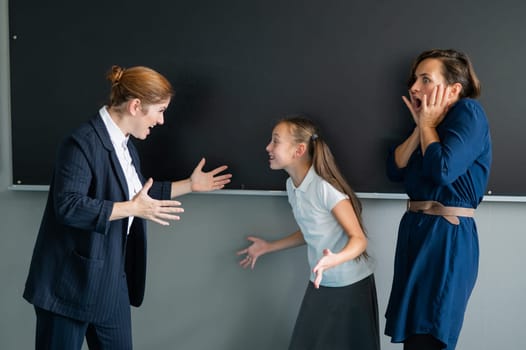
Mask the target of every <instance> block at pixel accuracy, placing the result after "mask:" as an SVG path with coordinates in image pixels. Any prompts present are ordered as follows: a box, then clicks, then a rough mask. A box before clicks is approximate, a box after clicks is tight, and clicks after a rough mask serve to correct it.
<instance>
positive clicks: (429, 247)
mask: <svg viewBox="0 0 526 350" xmlns="http://www.w3.org/2000/svg"><path fill="white" fill-rule="evenodd" d="M437 132H438V135H439V137H440V142H435V143H432V144H430V145H429V146H428V148H427V150H426V153H425V156H422V152H421V150H420V147H418V148H417V149H416V150H415V151H414V153H413V154H412V155H411V158H410V160H409V162H408V164H407V166H406V167H405V168H402V169H399V168H398V167H397V166H396V164H395V162H394V148H393V150H392V151H391V152H390V154H389V157H388V161H387V173H388V176H389V178H390V179H391V180H393V181H403V182H404V187H405V190H406V192H407V195H408V196H409V198H410V199H411V200H416V201H424V200H434V201H438V202H440V203H442V204H444V205H445V206H455V207H467V208H476V207H477V206H478V204H479V203H480V201H481V200H482V198H483V196H484V192H485V189H486V186H487V181H488V176H489V171H490V165H491V137H490V132H489V126H488V121H487V118H486V114H485V113H484V110H483V109H482V106H481V105H480V104H479V103H478V102H477V101H475V100H472V99H461V100H459V101H457V102H456V103H455V104H454V105H453V106H452V107H451V108H450V110H449V111H448V113H447V115H446V117H445V118H444V120H443V121H442V122H441V123H440V125H439V126H438V127H437ZM459 219H460V224H459V225H454V224H451V223H449V222H448V221H447V220H446V219H444V218H443V217H441V216H434V215H427V214H423V213H415V212H406V213H405V214H404V215H403V217H402V219H401V221H400V226H399V231H398V240H397V245H396V254H395V264H394V277H393V284H392V288H391V295H390V298H389V304H388V306H387V311H386V327H385V334H386V335H388V336H390V337H391V341H392V342H393V343H400V342H403V341H404V340H405V339H406V338H408V337H409V336H411V335H413V334H431V335H433V336H434V337H435V338H437V339H439V340H440V341H442V342H443V343H444V344H445V345H446V346H447V347H446V349H448V350H452V349H454V348H455V346H456V343H457V340H458V336H459V333H460V329H461V327H462V322H463V319H464V312H465V310H466V306H467V302H468V299H469V296H470V294H471V291H472V290H473V287H474V285H475V281H476V279H477V273H478V259H479V247H478V235H477V228H476V225H475V221H474V219H473V218H470V217H460V218H459Z"/></svg>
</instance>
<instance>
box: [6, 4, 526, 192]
mask: <svg viewBox="0 0 526 350" xmlns="http://www.w3.org/2000/svg"><path fill="white" fill-rule="evenodd" d="M524 13H526V3H523V2H522V3H521V2H512V1H510V2H509V3H508V1H503V2H502V1H501V2H498V3H495V2H492V1H489V0H483V1H475V0H465V1H442V2H440V3H435V2H426V1H424V2H422V1H414V0H403V1H400V2H392V3H391V2H387V1H370V2H363V3H362V2H353V1H343V0H341V1H324V2H321V1H299V0H290V1H285V2H284V1H277V0H266V1H233V0H225V1H213V0H196V1H192V2H187V1H161V0H158V1H153V2H152V1H151V2H147V3H145V2H141V1H137V0H131V1H126V2H124V1H111V2H107V1H100V0H95V1H91V2H89V3H86V4H78V3H71V2H68V1H56V2H54V3H53V5H51V4H49V3H45V2H38V1H34V0H29V1H25V2H22V1H20V0H13V1H10V3H9V16H10V72H11V117H12V119H11V124H12V151H13V157H12V159H13V184H14V185H16V186H24V185H27V186H34V185H37V186H39V185H43V186H46V185H48V184H49V181H50V175H51V170H52V167H53V162H54V155H55V151H56V147H57V145H58V142H59V141H60V139H61V138H62V137H64V136H65V135H67V134H68V133H69V132H70V131H71V130H72V129H73V128H74V127H76V126H77V125H78V124H79V123H80V122H82V121H85V120H87V119H89V118H90V117H92V116H93V115H95V113H96V112H97V110H98V108H99V107H100V106H101V105H103V104H104V103H105V102H106V98H107V95H108V92H109V83H108V82H107V81H106V80H105V79H104V75H105V72H106V71H107V70H108V69H109V67H110V66H111V65H113V64H119V65H122V66H125V67H129V66H133V65H146V66H150V67H152V68H154V69H156V70H158V71H159V72H161V73H163V74H164V75H166V76H167V77H168V78H169V80H170V81H171V82H172V83H173V84H174V87H175V89H176V91H177V93H176V96H175V98H174V100H173V102H172V104H171V105H170V107H169V110H168V111H167V113H166V122H165V125H164V126H162V127H158V128H156V129H154V130H153V133H152V135H151V136H150V137H149V138H148V140H146V141H141V142H137V146H138V147H139V151H140V152H141V156H142V165H143V169H142V170H143V173H144V174H145V175H146V176H153V177H154V178H156V179H179V178H184V177H187V176H188V175H189V174H190V173H191V171H192V169H193V167H194V166H195V165H196V164H197V162H198V161H199V159H200V158H201V157H203V156H204V157H206V158H207V168H211V167H215V166H217V165H220V164H228V165H229V166H230V171H231V172H232V173H233V174H234V178H233V182H232V184H231V185H230V186H229V189H234V190H237V189H242V190H249V191H252V190H264V191H274V190H278V191H280V190H283V188H284V179H285V177H286V174H285V173H284V172H282V171H271V170H270V169H269V168H268V156H267V154H266V152H265V146H266V144H267V142H268V141H269V139H270V133H271V130H272V127H273V125H274V123H275V121H276V120H277V119H279V118H280V117H283V116H285V115H287V114H293V113H306V114H307V115H309V116H310V117H311V118H312V119H314V120H315V121H316V122H318V124H319V125H320V126H321V129H322V136H323V137H325V138H326V141H327V142H328V144H329V145H330V146H331V149H332V150H333V153H334V154H335V157H336V159H337V161H338V163H339V165H340V167H341V169H342V171H343V172H344V174H345V175H346V177H347V179H348V180H349V182H350V183H351V186H352V187H353V188H354V189H355V191H357V192H364V193H402V192H403V190H402V188H401V186H400V185H399V184H394V183H391V182H389V181H388V180H387V178H386V176H385V169H384V163H385V156H386V154H387V149H388V147H389V146H391V145H393V144H395V143H396V142H397V141H400V140H401V139H402V138H403V137H404V135H405V134H406V133H407V132H408V131H409V130H410V129H411V127H412V124H411V117H410V115H409V113H408V112H407V110H406V109H405V106H404V105H403V103H402V100H401V95H403V94H406V85H405V82H406V79H407V74H408V70H409V66H410V63H411V61H412V59H413V58H414V57H415V56H416V55H417V54H418V53H420V52H421V51H422V50H425V49H429V48H432V47H445V48H449V47H451V48H456V49H460V50H463V51H465V52H466V53H468V55H470V56H471V58H472V60H473V62H474V66H475V69H476V71H477V73H478V75H479V78H480V79H481V81H482V83H483V94H482V97H481V99H480V100H481V103H482V104H483V106H484V107H485V109H486V112H487V114H488V118H489V119H490V125H491V130H492V137H493V144H494V149H493V152H494V163H493V168H492V172H491V177H490V183H489V186H488V194H493V195H504V196H524V195H526V181H525V179H526V160H525V157H521V156H520V155H519V153H520V151H521V150H525V149H526V138H525V137H524V136H523V135H522V134H523V132H524V130H526V118H523V117H522V113H523V111H524V110H525V108H524V107H525V106H524V103H525V102H524V101H525V99H524V98H523V96H522V93H521V92H522V90H521V88H522V82H523V81H525V79H524V74H525V73H524V70H523V69H522V62H523V58H524V57H526V44H524V41H523V38H522V35H521V34H522V33H523V28H522V20H523V19H522V14H524ZM515 154H517V156H515ZM510 155H512V156H510Z"/></svg>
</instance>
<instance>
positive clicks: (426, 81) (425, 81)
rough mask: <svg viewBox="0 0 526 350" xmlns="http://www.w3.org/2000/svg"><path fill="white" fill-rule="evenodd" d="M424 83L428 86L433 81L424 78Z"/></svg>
mask: <svg viewBox="0 0 526 350" xmlns="http://www.w3.org/2000/svg"><path fill="white" fill-rule="evenodd" d="M422 81H423V82H424V83H426V84H427V83H429V82H430V81H431V80H429V78H423V79H422Z"/></svg>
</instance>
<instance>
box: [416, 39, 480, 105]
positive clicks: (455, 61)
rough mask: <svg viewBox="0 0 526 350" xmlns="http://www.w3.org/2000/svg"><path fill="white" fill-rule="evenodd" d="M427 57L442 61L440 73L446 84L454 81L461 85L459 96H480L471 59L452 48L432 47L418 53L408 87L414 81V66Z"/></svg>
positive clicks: (478, 84) (478, 83)
mask: <svg viewBox="0 0 526 350" xmlns="http://www.w3.org/2000/svg"><path fill="white" fill-rule="evenodd" d="M428 58H436V59H438V60H440V61H441V62H442V66H443V71H442V74H443V75H444V78H445V79H446V82H447V83H448V85H451V84H455V83H460V85H462V91H460V95H459V97H460V98H463V97H469V98H477V97H479V96H480V89H481V88H480V81H479V79H478V78H477V75H476V74H475V70H474V69H473V65H472V64H471V60H470V59H469V57H468V56H467V55H466V54H465V53H463V52H459V51H456V50H453V49H432V50H428V51H424V52H422V53H421V54H420V55H418V57H417V58H416V59H415V61H414V62H413V65H412V67H411V73H410V75H409V80H408V86H409V88H411V86H412V85H413V84H414V82H415V71H416V68H417V67H418V65H419V64H420V62H422V61H423V60H425V59H428Z"/></svg>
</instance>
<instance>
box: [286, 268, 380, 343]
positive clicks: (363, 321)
mask: <svg viewBox="0 0 526 350" xmlns="http://www.w3.org/2000/svg"><path fill="white" fill-rule="evenodd" d="M354 349H355V350H379V349H380V332H379V325H378V301H377V297H376V286H375V283H374V275H370V276H369V277H366V278H364V279H363V280H361V281H358V282H356V283H353V284H351V285H349V286H345V287H323V286H320V288H319V289H316V288H314V284H313V283H312V282H309V285H308V286H307V290H306V291H305V296H304V297H303V302H302V304H301V308H300V311H299V314H298V318H297V320H296V325H295V326H294V331H293V333H292V339H291V342H290V345H289V350H354Z"/></svg>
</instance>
